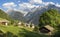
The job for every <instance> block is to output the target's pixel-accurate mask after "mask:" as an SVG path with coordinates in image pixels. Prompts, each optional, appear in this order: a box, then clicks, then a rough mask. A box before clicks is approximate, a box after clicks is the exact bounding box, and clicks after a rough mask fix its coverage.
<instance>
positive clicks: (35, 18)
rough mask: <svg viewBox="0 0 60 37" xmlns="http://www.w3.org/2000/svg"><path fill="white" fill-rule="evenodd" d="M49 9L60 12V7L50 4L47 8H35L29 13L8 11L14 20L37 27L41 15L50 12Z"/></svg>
mask: <svg viewBox="0 0 60 37" xmlns="http://www.w3.org/2000/svg"><path fill="white" fill-rule="evenodd" d="M49 9H57V10H58V11H60V7H57V6H55V5H52V4H49V5H47V6H43V7H40V6H39V7H38V8H35V7H34V8H33V9H31V11H29V12H25V11H21V10H20V11H15V10H8V11H7V14H9V15H10V16H11V17H12V18H13V19H16V20H20V21H24V22H26V23H33V24H35V25H37V24H39V18H40V15H41V14H42V13H43V12H45V11H47V10H49Z"/></svg>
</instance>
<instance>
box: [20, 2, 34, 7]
mask: <svg viewBox="0 0 60 37" xmlns="http://www.w3.org/2000/svg"><path fill="white" fill-rule="evenodd" d="M19 6H20V7H23V8H33V7H35V5H32V4H30V3H22V4H19Z"/></svg>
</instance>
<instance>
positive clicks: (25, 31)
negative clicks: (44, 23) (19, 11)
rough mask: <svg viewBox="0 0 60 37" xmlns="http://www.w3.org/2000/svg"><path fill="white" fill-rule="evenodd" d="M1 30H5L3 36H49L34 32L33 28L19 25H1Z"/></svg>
mask: <svg viewBox="0 0 60 37" xmlns="http://www.w3.org/2000/svg"><path fill="white" fill-rule="evenodd" d="M0 30H1V31H2V32H3V35H1V34H0V36H3V37H47V36H46V35H42V34H39V33H36V32H33V29H32V28H28V27H23V26H21V27H17V26H0Z"/></svg>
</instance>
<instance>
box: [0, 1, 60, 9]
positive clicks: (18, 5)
mask: <svg viewBox="0 0 60 37" xmlns="http://www.w3.org/2000/svg"><path fill="white" fill-rule="evenodd" d="M48 4H54V5H56V6H58V7H60V0H0V9H3V10H7V9H14V10H17V9H18V10H24V9H31V8H34V7H39V6H45V5H48Z"/></svg>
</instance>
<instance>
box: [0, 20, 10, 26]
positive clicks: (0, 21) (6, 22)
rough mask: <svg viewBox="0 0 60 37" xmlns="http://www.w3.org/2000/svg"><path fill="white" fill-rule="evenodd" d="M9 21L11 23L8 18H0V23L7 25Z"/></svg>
mask: <svg viewBox="0 0 60 37" xmlns="http://www.w3.org/2000/svg"><path fill="white" fill-rule="evenodd" d="M8 23H9V21H8V20H6V19H3V20H0V24H2V25H6V26H7V25H8Z"/></svg>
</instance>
